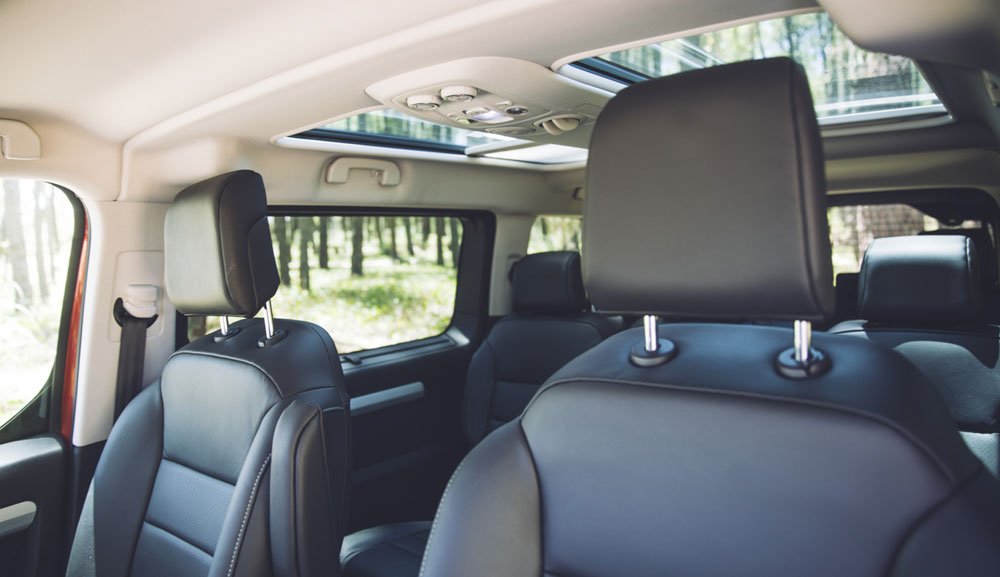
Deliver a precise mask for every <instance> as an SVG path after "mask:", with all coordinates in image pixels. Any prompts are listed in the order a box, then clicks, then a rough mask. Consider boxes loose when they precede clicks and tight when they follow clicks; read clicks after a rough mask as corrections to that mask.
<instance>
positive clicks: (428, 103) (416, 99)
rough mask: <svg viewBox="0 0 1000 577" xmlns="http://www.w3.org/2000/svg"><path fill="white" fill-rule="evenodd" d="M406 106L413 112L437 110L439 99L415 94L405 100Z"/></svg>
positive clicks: (432, 95) (434, 96)
mask: <svg viewBox="0 0 1000 577" xmlns="http://www.w3.org/2000/svg"><path fill="white" fill-rule="evenodd" d="M406 105H407V106H408V107H410V108H412V109H413V110H437V109H438V107H439V106H441V98H439V97H438V96H437V95H435V94H415V95H413V96H410V97H409V98H407V99H406Z"/></svg>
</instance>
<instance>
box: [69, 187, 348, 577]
mask: <svg viewBox="0 0 1000 577" xmlns="http://www.w3.org/2000/svg"><path fill="white" fill-rule="evenodd" d="M165 229H166V262H167V291H168V296H169V297H170V298H171V300H172V301H173V303H174V304H175V306H176V307H177V309H178V310H179V311H181V312H184V313H186V314H215V315H233V316H246V317H251V316H253V315H254V314H255V313H257V312H258V310H260V308H261V307H262V306H264V304H265V303H266V301H267V300H268V299H270V298H271V296H272V295H273V294H274V292H275V290H276V289H277V286H278V275H277V270H276V267H275V264H274V256H273V253H272V251H271V241H270V232H269V231H268V225H267V215H266V198H265V194H264V188H263V181H262V180H261V177H260V175H258V174H256V173H253V172H250V171H238V172H233V173H229V174H225V175H222V176H219V177H216V178H213V179H210V180H208V181H205V182H202V183H199V184H196V185H194V186H192V187H190V188H188V189H186V190H185V191H183V192H181V193H180V194H179V195H178V196H177V198H176V200H175V201H174V203H173V205H172V206H171V207H170V209H169V210H168V213H167V220H166V226H165ZM275 328H276V330H277V332H276V333H275V335H274V337H272V338H271V339H266V338H265V327H264V323H263V321H262V320H261V319H249V320H244V321H241V322H239V323H236V324H234V325H233V326H231V327H230V328H229V331H228V334H226V335H223V334H221V332H218V331H217V332H215V333H212V334H209V335H206V336H204V337H202V338H201V339H199V340H197V341H195V342H193V343H191V344H190V345H188V346H185V347H183V348H181V349H180V350H178V351H177V352H176V353H175V354H174V355H173V356H172V357H171V358H170V359H169V360H168V362H167V364H166V366H165V368H164V370H163V374H162V376H161V378H160V380H159V381H158V382H157V383H155V384H153V385H152V386H150V387H148V388H147V389H146V390H144V391H143V392H142V393H140V394H139V395H138V396H137V397H136V398H135V399H134V400H133V401H132V402H131V403H130V404H129V405H128V406H127V407H126V409H125V410H124V411H123V413H122V415H121V418H120V419H119V420H118V422H117V423H116V424H115V426H114V428H113V429H112V432H111V436H110V438H109V439H108V442H107V444H106V446H105V449H104V453H103V455H102V456H101V460H100V463H99V464H98V467H97V471H96V473H95V475H94V479H93V482H92V484H91V487H90V492H89V494H88V497H87V501H86V504H85V507H84V512H83V516H82V518H81V520H80V523H79V527H78V529H77V533H76V537H75V539H74V544H73V551H72V555H71V560H70V565H69V569H68V575H70V576H74V577H76V576H81V577H82V576H96V577H126V576H141V577H156V576H160V575H162V576H164V577H167V576H177V575H184V576H185V577H201V576H212V577H223V576H225V577H234V576H247V577H250V576H254V577H256V576H271V575H283V576H284V575H288V576H305V575H337V574H338V569H339V563H338V555H337V551H338V548H339V545H340V541H341V538H342V534H343V528H344V516H345V514H346V508H347V497H348V491H347V478H348V472H349V466H348V465H349V463H348V455H349V452H348V450H349V429H348V427H349V415H348V414H347V410H348V404H347V397H346V395H345V393H344V387H343V374H342V372H341V369H340V364H339V359H338V356H337V351H336V348H335V346H334V344H333V342H332V341H331V339H330V337H329V335H328V334H327V333H326V332H325V331H324V330H323V329H321V328H320V327H318V326H316V325H313V324H310V323H305V322H298V321H288V320H279V321H276V323H275Z"/></svg>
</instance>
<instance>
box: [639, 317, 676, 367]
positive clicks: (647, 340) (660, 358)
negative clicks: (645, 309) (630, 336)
mask: <svg viewBox="0 0 1000 577" xmlns="http://www.w3.org/2000/svg"><path fill="white" fill-rule="evenodd" d="M657 322H658V319H657V318H656V315H644V316H643V317H642V335H643V338H642V344H636V345H635V346H633V347H632V350H631V351H629V359H630V360H631V361H632V364H634V365H636V366H638V367H655V366H657V365H662V364H663V363H665V362H667V361H669V360H670V359H672V358H674V357H675V356H677V347H676V346H675V345H674V343H673V342H672V341H670V340H668V339H661V338H660V329H659V326H658V324H657Z"/></svg>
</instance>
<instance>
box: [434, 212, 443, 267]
mask: <svg viewBox="0 0 1000 577" xmlns="http://www.w3.org/2000/svg"><path fill="white" fill-rule="evenodd" d="M434 238H435V241H434V242H435V243H436V248H437V263H438V266H444V219H443V218H441V217H440V216H435V217H434Z"/></svg>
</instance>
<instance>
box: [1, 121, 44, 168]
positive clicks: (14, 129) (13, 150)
mask: <svg viewBox="0 0 1000 577" xmlns="http://www.w3.org/2000/svg"><path fill="white" fill-rule="evenodd" d="M0 152H2V155H3V158H5V159H6V160H38V159H39V158H41V157H42V139H40V138H38V133H37V132H35V130H34V129H33V128H31V127H30V126H28V125H27V124H25V123H23V122H21V121H20V120H9V119H4V118H0Z"/></svg>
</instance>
